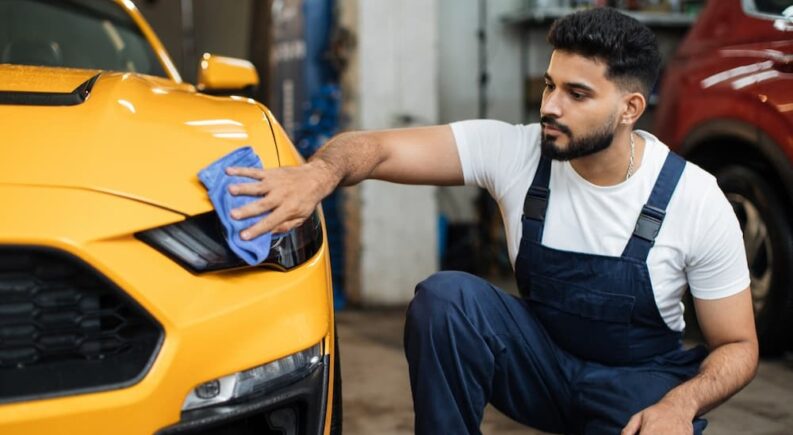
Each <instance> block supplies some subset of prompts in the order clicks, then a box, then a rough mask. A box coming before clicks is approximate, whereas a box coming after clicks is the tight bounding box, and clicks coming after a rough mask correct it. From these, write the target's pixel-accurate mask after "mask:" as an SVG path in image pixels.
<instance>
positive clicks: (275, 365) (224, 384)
mask: <svg viewBox="0 0 793 435" xmlns="http://www.w3.org/2000/svg"><path fill="white" fill-rule="evenodd" d="M322 356H323V355H322V343H319V344H317V345H314V346H312V347H310V348H308V349H306V350H304V351H302V352H298V353H295V354H292V355H289V356H287V357H284V358H281V359H279V360H275V361H273V362H270V363H267V364H264V365H261V366H258V367H254V368H252V369H250V370H245V371H242V372H237V373H234V374H231V375H228V376H224V377H222V378H220V379H214V380H211V381H209V382H205V383H203V384H201V385H199V386H198V387H196V388H195V389H194V390H193V391H191V392H190V394H188V395H187V398H186V399H185V401H184V405H182V411H189V410H191V409H197V408H204V407H206V406H211V405H216V404H219V403H224V402H228V401H232V400H235V399H240V398H245V397H247V396H251V395H254V394H256V393H259V392H263V391H268V390H273V389H276V388H278V387H280V386H283V385H286V384H289V383H291V382H293V381H296V380H298V379H300V378H302V377H304V376H306V375H308V374H309V373H311V372H312V371H313V370H314V369H315V368H316V367H317V366H318V365H320V364H321V363H322Z"/></svg>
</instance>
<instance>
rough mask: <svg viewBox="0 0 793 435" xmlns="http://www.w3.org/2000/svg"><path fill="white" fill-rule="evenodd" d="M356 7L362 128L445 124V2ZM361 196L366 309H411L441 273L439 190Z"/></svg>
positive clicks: (372, 2) (365, 189)
mask: <svg viewBox="0 0 793 435" xmlns="http://www.w3.org/2000/svg"><path fill="white" fill-rule="evenodd" d="M356 5H357V10H358V17H357V21H356V26H357V31H356V34H357V41H358V49H357V57H358V59H357V65H358V70H357V72H356V73H353V74H357V76H358V77H359V81H358V90H357V92H356V95H357V97H358V98H357V104H356V105H357V106H358V107H357V111H356V112H357V120H358V125H357V126H356V127H358V128H363V129H381V128H390V127H396V126H403V125H405V123H406V122H407V123H409V124H434V123H437V122H438V81H437V78H438V30H437V28H438V18H437V17H438V16H437V11H438V9H437V7H438V3H437V0H403V1H392V0H358V1H357V2H356ZM359 195H360V196H359V198H360V221H361V226H360V228H359V231H360V252H359V259H360V290H359V291H360V294H359V295H358V296H359V302H361V303H364V304H367V305H383V304H394V303H404V302H407V301H409V300H410V299H411V298H412V296H413V289H414V287H415V285H416V283H418V282H419V281H421V280H422V279H424V278H425V277H426V276H428V275H429V274H431V273H433V272H435V271H436V270H437V269H438V259H437V252H438V247H437V217H438V216H437V206H436V200H435V188H434V187H417V186H400V185H395V184H389V183H384V182H379V181H366V182H364V183H362V185H361V186H360V190H359Z"/></svg>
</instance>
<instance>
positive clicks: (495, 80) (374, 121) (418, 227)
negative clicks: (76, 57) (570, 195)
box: [135, 0, 703, 308]
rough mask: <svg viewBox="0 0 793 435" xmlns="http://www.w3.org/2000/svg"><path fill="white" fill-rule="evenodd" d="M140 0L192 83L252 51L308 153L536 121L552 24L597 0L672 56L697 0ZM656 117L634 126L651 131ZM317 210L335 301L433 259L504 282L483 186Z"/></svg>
mask: <svg viewBox="0 0 793 435" xmlns="http://www.w3.org/2000/svg"><path fill="white" fill-rule="evenodd" d="M135 3H136V5H137V6H138V7H139V9H140V10H141V12H142V13H143V15H144V16H145V17H146V19H147V20H148V21H149V23H150V24H151V25H152V26H153V27H154V29H155V31H156V32H157V34H158V35H159V36H160V38H161V39H162V42H163V43H164V44H165V46H166V48H167V49H168V51H169V53H170V55H171V56H172V58H173V59H174V61H175V63H176V65H177V67H178V68H179V70H180V72H181V73H182V76H183V77H184V79H185V80H186V81H188V82H194V81H195V78H196V72H197V67H198V62H199V59H200V57H201V55H202V54H203V53H205V52H210V53H213V54H219V55H226V56H233V57H238V58H245V59H249V60H251V61H252V62H253V63H254V65H255V66H256V67H257V69H258V71H259V74H260V77H261V83H262V85H261V86H260V87H259V88H258V89H257V90H256V91H255V93H254V96H255V98H256V99H257V100H259V101H262V102H263V103H265V104H266V105H267V106H268V107H270V109H271V110H273V112H275V114H276V117H277V118H278V119H280V120H281V121H282V123H283V124H284V127H285V129H286V130H287V132H288V133H289V134H290V136H291V138H292V139H293V141H294V142H295V144H296V145H297V146H298V148H299V149H300V150H301V152H302V153H304V155H310V154H311V153H312V152H313V151H314V150H316V148H318V147H319V146H321V145H322V143H324V141H325V140H326V139H327V138H328V137H330V136H332V135H333V134H334V133H336V132H337V131H340V130H349V129H379V128H392V127H400V126H408V125H427V124H436V123H447V122H451V121H455V120H463V119H471V118H494V119H499V120H502V121H506V122H511V123H526V122H534V121H536V120H537V118H538V115H537V113H538V108H539V99H540V94H541V90H542V74H543V72H544V68H545V65H546V63H547V59H548V58H549V56H550V49H549V48H548V46H547V43H546V42H545V33H546V32H547V29H548V26H549V25H550V23H551V22H552V21H553V19H555V18H556V17H558V16H560V15H562V14H564V13H566V12H568V11H569V10H570V9H571V8H574V7H577V6H586V5H592V4H609V5H611V6H616V7H620V8H624V9H632V10H633V12H634V13H636V16H637V17H638V18H639V19H640V20H643V21H645V22H646V23H647V24H648V25H650V26H651V27H652V28H653V29H654V30H655V31H656V32H657V35H658V37H659V43H660V46H661V50H662V52H663V54H664V55H665V56H669V55H670V54H671V53H672V52H673V50H674V49H675V47H676V45H677V43H678V42H679V41H680V40H681V38H682V37H683V36H684V34H685V31H686V30H687V28H688V27H689V26H690V25H691V23H693V21H694V19H695V17H696V13H697V12H698V10H699V9H700V8H701V7H702V4H703V1H684V0H645V1H638V0H617V1H605V0H590V1H575V0H555V1H554V0H534V1H532V0H497V1H492V0H491V1H487V0H402V1H390V0H234V1H224V2H219V1H214V0H178V1H176V0H135ZM441 11H442V13H441ZM653 103H654V102H652V101H651V104H653ZM652 112H653V111H652V107H651V109H650V111H649V113H648V114H647V115H645V117H644V119H643V122H642V123H641V125H640V126H639V127H640V128H644V129H650V126H651V125H652V115H653V113H652ZM406 205H407V207H406ZM323 206H324V209H325V212H326V218H327V221H328V230H329V233H330V235H329V237H330V242H331V258H332V261H333V267H334V275H335V276H334V286H335V288H336V292H337V295H336V305H337V308H341V307H343V306H344V304H345V303H346V302H347V301H350V302H352V303H355V304H357V305H365V306H381V305H399V304H404V303H406V302H408V301H409V300H410V298H411V297H412V294H413V286H414V285H415V283H416V282H419V281H420V280H421V279H423V278H424V277H426V276H427V275H429V274H431V273H432V272H434V271H436V270H438V269H440V268H453V269H458V270H468V271H471V272H474V273H478V274H481V275H487V276H490V277H492V278H493V279H495V280H496V281H498V280H499V279H501V280H504V281H507V280H511V267H510V265H509V261H508V257H507V253H506V248H505V245H504V242H503V234H502V232H503V230H502V223H501V218H500V214H499V213H498V209H497V207H496V206H495V204H494V203H493V201H492V200H490V198H489V197H488V196H487V194H486V193H485V192H482V191H480V189H478V188H474V187H464V188H459V187H455V188H436V187H414V186H399V185H394V184H389V183H384V182H379V181H366V182H364V183H362V184H361V185H360V186H356V187H352V188H344V189H342V191H341V192H340V193H339V194H336V195H334V196H333V197H331V198H329V199H328V200H327V201H325V202H324V203H323Z"/></svg>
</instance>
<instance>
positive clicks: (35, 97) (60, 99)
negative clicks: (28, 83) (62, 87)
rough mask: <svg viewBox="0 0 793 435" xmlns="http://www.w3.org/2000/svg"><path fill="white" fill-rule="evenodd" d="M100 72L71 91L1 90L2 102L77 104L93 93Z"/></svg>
mask: <svg viewBox="0 0 793 435" xmlns="http://www.w3.org/2000/svg"><path fill="white" fill-rule="evenodd" d="M98 78H99V74H97V75H95V76H93V77H91V78H90V79H88V80H86V81H84V82H83V83H81V84H80V86H78V87H76V88H75V89H74V90H73V91H71V92H25V91H0V104H7V105H16V106H76V105H78V104H82V103H83V102H85V100H87V99H88V96H89V95H90V94H91V89H92V88H93V87H94V83H95V82H96V79H98Z"/></svg>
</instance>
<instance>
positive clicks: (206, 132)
mask: <svg viewBox="0 0 793 435" xmlns="http://www.w3.org/2000/svg"><path fill="white" fill-rule="evenodd" d="M78 94H79V95H78ZM64 95H67V96H68V95H78V96H81V98H80V99H78V100H75V99H62V98H60V97H59V96H64ZM42 96H43V97H52V96H55V97H59V98H54V99H53V98H41V97H42ZM28 99H29V100H28ZM0 102H2V104H0V119H2V123H1V124H2V129H0V141H1V143H2V156H3V158H2V159H0V184H19V185H38V186H58V187H71V188H79V189H88V190H95V191H101V192H105V193H109V194H113V195H118V196H123V197H127V198H131V199H135V200H138V201H143V202H147V203H150V204H153V205H156V206H159V207H163V208H167V209H170V210H173V211H178V212H180V213H183V214H196V213H201V212H204V211H208V210H210V209H211V204H210V202H209V200H208V198H207V195H206V191H205V190H204V188H203V187H202V186H201V184H200V182H199V180H198V177H197V173H198V172H199V171H200V170H201V169H202V168H204V167H205V166H207V165H209V164H210V163H212V162H213V161H214V160H216V159H218V158H220V157H222V156H223V155H225V154H227V153H229V152H231V151H233V150H234V149H237V148H239V147H242V146H248V145H249V146H252V147H253V148H254V150H255V151H256V153H257V154H258V155H259V156H260V157H261V159H262V163H263V165H264V166H265V167H275V166H278V165H279V156H278V150H277V147H276V144H275V140H274V135H273V129H272V126H271V124H270V118H269V114H268V111H267V109H266V108H265V107H264V106H262V105H261V104H258V103H256V102H255V101H253V100H251V99H248V98H242V97H230V98H228V97H213V96H208V95H204V94H200V93H197V92H196V91H195V89H194V88H193V87H192V86H191V85H184V84H178V83H175V82H173V81H170V80H167V79H161V78H156V77H151V76H144V75H139V74H133V73H117V72H99V71H89V70H70V69H63V68H42V67H27V66H13V65H0Z"/></svg>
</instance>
